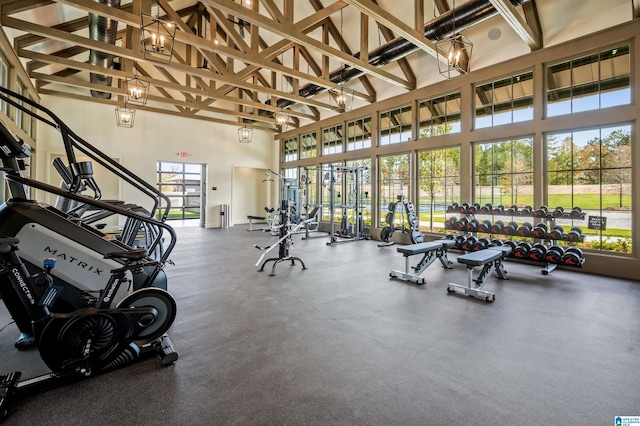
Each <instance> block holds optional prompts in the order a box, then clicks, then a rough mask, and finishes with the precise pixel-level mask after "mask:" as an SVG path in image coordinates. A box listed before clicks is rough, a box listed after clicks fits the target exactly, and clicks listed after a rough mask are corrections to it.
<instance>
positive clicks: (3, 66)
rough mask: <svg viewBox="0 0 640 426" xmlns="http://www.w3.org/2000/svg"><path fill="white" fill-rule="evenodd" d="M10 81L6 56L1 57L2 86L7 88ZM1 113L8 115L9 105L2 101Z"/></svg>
mask: <svg viewBox="0 0 640 426" xmlns="http://www.w3.org/2000/svg"><path fill="white" fill-rule="evenodd" d="M8 81H9V68H8V66H7V60H6V59H5V57H4V56H2V55H0V86H2V87H7V84H8ZM0 111H2V112H3V113H4V114H5V115H7V114H8V108H7V103H6V102H5V101H0Z"/></svg>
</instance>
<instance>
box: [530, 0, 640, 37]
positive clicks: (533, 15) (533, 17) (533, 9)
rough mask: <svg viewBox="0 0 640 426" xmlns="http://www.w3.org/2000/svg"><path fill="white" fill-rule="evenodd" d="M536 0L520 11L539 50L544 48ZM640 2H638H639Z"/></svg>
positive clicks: (531, 0)
mask: <svg viewBox="0 0 640 426" xmlns="http://www.w3.org/2000/svg"><path fill="white" fill-rule="evenodd" d="M536 1H537V0H529V1H528V2H526V3H523V4H522V10H523V11H524V19H525V20H526V21H527V24H528V25H529V27H531V30H532V31H533V33H534V35H535V37H536V39H538V40H539V41H540V47H539V49H542V48H543V47H544V46H543V44H544V37H543V34H542V25H540V14H539V13H538V5H537V3H536ZM639 1H640V0H639Z"/></svg>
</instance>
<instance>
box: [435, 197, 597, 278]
mask: <svg viewBox="0 0 640 426" xmlns="http://www.w3.org/2000/svg"><path fill="white" fill-rule="evenodd" d="M500 207H501V209H496V210H494V209H491V210H490V211H487V210H486V209H484V208H482V207H481V206H480V205H479V204H473V205H472V204H469V203H463V204H462V205H461V206H457V205H454V206H449V208H448V209H447V213H452V214H453V213H457V214H460V215H464V216H465V217H464V218H463V219H461V220H460V221H462V222H463V223H464V228H465V229H461V225H460V223H458V221H456V222H453V223H451V221H450V219H449V220H448V221H447V222H448V223H447V222H445V229H448V230H453V231H458V232H463V233H469V234H472V235H474V236H477V233H478V232H480V233H486V234H491V235H507V236H510V237H523V238H533V239H534V240H539V241H542V244H545V243H544V241H549V242H550V243H551V245H550V247H549V248H552V247H554V246H557V247H561V246H559V245H558V244H556V242H557V241H568V242H582V241H584V235H582V231H581V228H579V227H573V228H572V231H575V232H577V231H579V235H577V236H576V235H575V234H572V235H571V238H569V237H568V234H565V233H561V234H560V235H559V236H558V237H555V238H554V237H550V236H549V235H548V234H546V235H545V237H544V238H538V237H536V236H533V235H531V234H530V232H531V231H532V229H533V225H531V224H530V223H528V222H525V223H523V224H522V225H520V227H517V224H516V223H515V221H513V220H512V221H511V222H509V224H508V225H506V226H503V227H498V229H496V228H494V227H493V226H491V229H489V230H478V229H477V227H478V226H480V223H481V222H479V221H478V220H477V216H481V217H482V216H491V217H492V218H493V217H494V216H499V217H500V216H504V217H511V218H512V219H513V218H528V217H531V218H534V219H540V220H543V221H549V222H550V225H549V226H550V227H555V226H556V225H555V221H556V219H571V220H584V219H585V216H586V214H585V213H584V212H582V211H581V209H579V208H576V207H574V208H573V209H572V210H569V209H564V208H562V207H557V208H556V209H554V210H551V209H548V208H547V207H546V206H541V207H540V208H539V209H535V210H534V209H533V208H530V207H528V208H525V209H523V211H518V210H517V208H515V206H513V207H511V208H508V209H504V207H503V206H500ZM469 210H471V212H470V211H469ZM482 210H484V211H482ZM468 217H472V218H473V219H471V220H469V219H467V218H468ZM485 222H487V220H485V221H483V222H482V223H483V224H484V225H485V226H486V223H485ZM488 222H491V225H493V224H494V222H493V221H488ZM495 223H498V222H495ZM525 224H527V225H528V228H527V227H526V226H525ZM447 225H449V226H447ZM507 226H510V227H511V228H512V229H511V231H510V232H504V228H506V227H507ZM523 227H524V228H525V230H524V231H522V232H521V230H522V228H523ZM500 228H501V229H502V232H500ZM552 229H553V228H552ZM527 234H529V235H527ZM511 241H512V242H513V240H511ZM563 252H564V249H563ZM576 255H578V253H576ZM510 257H516V256H514V254H513V252H512V253H511V255H510ZM519 259H521V260H528V261H536V260H534V259H531V258H526V259H523V258H519ZM544 263H546V266H545V267H544V268H543V269H542V271H541V272H542V274H543V275H547V274H549V273H551V272H553V271H554V270H555V269H556V268H557V267H558V263H550V262H548V261H547V260H545V261H544ZM562 264H563V265H565V266H574V267H582V265H583V264H584V258H583V257H582V256H580V257H579V262H577V263H576V264H572V265H569V264H564V263H562Z"/></svg>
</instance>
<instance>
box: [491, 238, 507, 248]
mask: <svg viewBox="0 0 640 426" xmlns="http://www.w3.org/2000/svg"><path fill="white" fill-rule="evenodd" d="M491 244H493V246H494V247H500V246H501V245H504V241H502V240H501V239H500V238H492V239H491Z"/></svg>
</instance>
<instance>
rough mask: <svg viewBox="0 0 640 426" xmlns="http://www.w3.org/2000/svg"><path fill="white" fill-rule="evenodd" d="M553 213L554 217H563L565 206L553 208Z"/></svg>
mask: <svg viewBox="0 0 640 426" xmlns="http://www.w3.org/2000/svg"><path fill="white" fill-rule="evenodd" d="M552 214H553V216H554V217H561V216H562V215H564V208H563V207H561V206H558V207H556V208H555V209H554V210H553V213H552Z"/></svg>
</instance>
